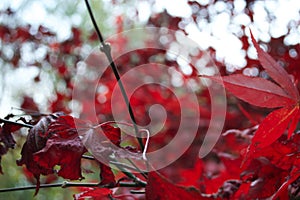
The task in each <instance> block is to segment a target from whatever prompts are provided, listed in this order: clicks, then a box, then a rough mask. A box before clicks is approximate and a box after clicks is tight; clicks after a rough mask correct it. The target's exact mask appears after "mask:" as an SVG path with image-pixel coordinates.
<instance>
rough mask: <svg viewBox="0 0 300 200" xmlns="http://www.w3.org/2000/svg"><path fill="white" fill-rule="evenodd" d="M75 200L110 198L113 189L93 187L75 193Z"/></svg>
mask: <svg viewBox="0 0 300 200" xmlns="http://www.w3.org/2000/svg"><path fill="white" fill-rule="evenodd" d="M73 197H74V199H75V200H84V199H87V198H88V199H93V200H110V199H112V198H111V197H112V191H111V190H110V189H108V188H92V189H90V190H88V191H84V192H81V193H79V194H75V195H73Z"/></svg>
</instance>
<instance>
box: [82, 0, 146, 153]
mask: <svg viewBox="0 0 300 200" xmlns="http://www.w3.org/2000/svg"><path fill="white" fill-rule="evenodd" d="M85 4H86V7H87V9H88V12H89V15H90V18H91V20H92V23H93V26H94V28H95V30H96V32H97V35H98V38H99V40H100V43H101V47H100V50H101V51H102V52H103V53H104V54H105V55H106V58H107V60H108V62H109V63H110V66H111V68H112V70H113V73H114V75H115V78H116V80H117V81H118V85H119V88H120V90H121V93H122V96H123V98H124V101H125V103H126V106H127V108H128V112H129V115H130V118H131V121H132V122H133V126H134V131H135V134H136V137H137V140H138V142H139V145H140V147H141V149H142V150H144V144H143V141H142V138H141V137H140V135H139V130H138V127H137V125H136V120H135V117H134V113H133V110H132V107H131V105H130V102H129V99H128V96H127V94H126V91H125V88H124V85H123V83H122V81H121V78H120V75H119V72H118V69H117V66H116V64H115V62H114V61H113V59H112V56H111V47H110V45H109V44H107V43H105V42H104V39H103V36H102V34H101V32H100V29H99V27H98V25H97V23H96V21H95V18H94V15H93V12H92V9H91V7H90V5H89V2H88V0H85Z"/></svg>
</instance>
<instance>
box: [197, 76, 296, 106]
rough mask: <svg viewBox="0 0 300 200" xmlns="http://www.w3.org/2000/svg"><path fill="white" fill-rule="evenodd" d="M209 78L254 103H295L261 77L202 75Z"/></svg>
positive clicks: (276, 104)
mask: <svg viewBox="0 0 300 200" xmlns="http://www.w3.org/2000/svg"><path fill="white" fill-rule="evenodd" d="M201 77H205V78H209V79H211V80H213V81H215V82H217V83H219V84H222V83H223V84H224V87H225V88H226V89H227V90H228V91H229V92H231V93H232V94H234V95H235V96H236V97H237V98H239V99H242V100H244V101H246V102H248V103H250V104H252V105H255V106H260V107H267V108H277V107H283V106H287V105H290V104H292V103H295V100H293V99H292V98H291V97H289V96H288V95H287V94H286V93H285V92H284V91H283V90H282V89H281V88H280V87H279V86H277V85H276V84H274V83H272V82H271V81H268V80H266V79H263V78H259V77H248V76H245V75H242V74H235V75H230V76H223V77H222V78H220V77H215V76H201Z"/></svg>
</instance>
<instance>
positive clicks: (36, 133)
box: [17, 113, 63, 193]
mask: <svg viewBox="0 0 300 200" xmlns="http://www.w3.org/2000/svg"><path fill="white" fill-rule="evenodd" d="M60 115H63V113H54V114H51V115H48V116H46V117H42V118H41V119H40V120H39V122H38V123H37V124H36V125H35V126H34V127H33V128H31V129H30V130H29V133H28V135H27V138H26V142H25V143H24V145H23V148H22V151H21V155H22V158H21V159H20V160H18V161H17V164H18V165H19V166H21V165H23V164H25V165H26V167H27V169H28V171H30V172H31V173H32V174H33V175H34V177H35V178H36V179H37V188H36V193H37V192H38V190H39V183H40V181H39V178H40V175H41V174H43V175H48V174H52V173H53V169H49V168H44V167H41V166H40V165H39V163H37V162H35V161H34V159H33V154H34V153H35V152H37V151H39V150H41V149H43V148H44V147H45V145H46V142H47V139H48V138H49V137H50V135H49V134H47V130H48V126H49V124H50V123H51V122H53V121H54V120H55V119H57V118H58V116H60Z"/></svg>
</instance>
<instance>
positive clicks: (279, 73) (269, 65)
mask: <svg viewBox="0 0 300 200" xmlns="http://www.w3.org/2000/svg"><path fill="white" fill-rule="evenodd" d="M250 33H251V39H252V42H253V44H254V47H255V49H256V51H257V54H258V59H259V61H260V63H261V64H262V66H263V68H264V69H265V70H266V71H267V73H268V74H269V76H270V77H271V78H272V79H273V80H274V81H276V82H277V83H278V84H279V85H280V86H281V87H282V88H283V89H284V90H285V91H286V93H287V94H288V95H289V96H290V97H292V98H293V99H295V100H297V99H299V92H298V89H297V87H296V86H295V85H294V84H293V82H292V80H291V78H290V76H289V74H288V73H287V72H286V71H285V70H284V69H283V67H281V66H280V65H279V64H278V63H277V62H276V61H275V60H274V59H273V58H272V57H271V56H270V55H269V54H267V53H266V52H264V51H263V50H262V49H261V48H260V46H259V45H258V43H257V42H256V41H255V39H254V37H253V34H252V32H251V31H250Z"/></svg>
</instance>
